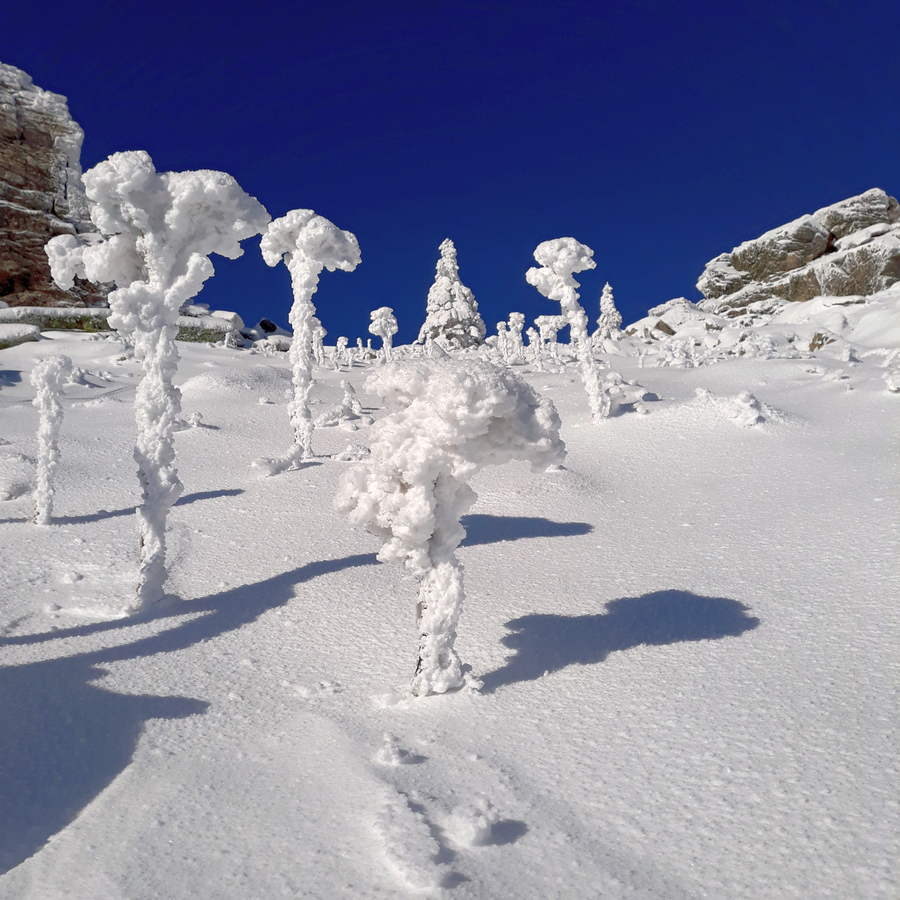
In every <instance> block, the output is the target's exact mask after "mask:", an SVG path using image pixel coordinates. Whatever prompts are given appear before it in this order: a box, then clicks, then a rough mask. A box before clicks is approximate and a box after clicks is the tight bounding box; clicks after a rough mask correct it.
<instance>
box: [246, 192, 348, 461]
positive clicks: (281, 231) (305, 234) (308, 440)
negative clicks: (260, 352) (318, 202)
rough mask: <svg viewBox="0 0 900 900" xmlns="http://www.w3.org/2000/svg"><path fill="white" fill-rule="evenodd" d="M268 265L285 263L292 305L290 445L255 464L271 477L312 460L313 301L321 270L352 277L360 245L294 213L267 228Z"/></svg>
mask: <svg viewBox="0 0 900 900" xmlns="http://www.w3.org/2000/svg"><path fill="white" fill-rule="evenodd" d="M260 250H261V251H262V256H263V259H264V260H265V261H266V264H267V265H270V266H277V265H278V263H279V262H281V260H282V258H283V259H284V262H285V265H286V266H287V267H288V271H289V272H290V273H291V286H292V288H293V291H294V304H293V306H292V307H291V312H290V316H289V318H290V323H291V327H292V328H293V330H294V339H293V341H291V349H290V359H291V369H292V372H293V382H294V396H293V399H292V400H291V402H290V404H289V406H288V413H289V414H290V418H291V428H292V429H293V432H294V445H293V446H292V447H291V449H290V450H289V451H288V453H287V454H286V455H285V456H284V457H282V458H280V459H274V460H272V459H269V460H260V461H259V462H258V465H259V467H260V468H261V469H262V470H263V471H265V472H266V473H267V474H270V475H274V474H276V473H277V472H283V471H285V470H286V469H290V468H292V467H293V466H295V465H297V464H298V463H300V462H302V461H303V460H304V459H308V458H309V457H310V456H312V435H313V422H312V415H311V413H310V408H309V392H310V390H311V388H312V383H313V378H312V370H313V361H314V358H315V349H314V346H313V345H314V341H315V328H316V325H317V323H318V320H317V319H316V308H315V306H314V305H313V302H312V295H313V294H314V293H315V292H316V289H317V287H318V285H319V274H320V273H321V271H322V269H328V271H329V272H334V271H335V270H336V269H340V270H341V271H343V272H352V271H353V270H354V269H355V268H356V267H357V266H358V265H359V263H360V255H359V244H358V243H357V240H356V237H355V236H354V235H353V234H351V233H350V232H349V231H342V230H341V229H340V228H338V227H337V225H335V224H334V223H333V222H330V221H329V220H328V219H326V218H324V217H323V216H317V215H316V214H315V213H314V212H313V211H312V210H311V209H293V210H291V211H290V212H289V213H288V214H287V215H285V216H282V217H281V218H280V219H275V220H274V221H273V222H271V223H270V224H269V227H268V229H267V231H266V233H265V234H264V235H263V237H262V240H261V241H260Z"/></svg>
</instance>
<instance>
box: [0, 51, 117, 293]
mask: <svg viewBox="0 0 900 900" xmlns="http://www.w3.org/2000/svg"><path fill="white" fill-rule="evenodd" d="M83 139H84V132H83V131H82V130H81V128H80V127H79V126H78V124H77V123H76V122H73V121H72V118H71V116H70V115H69V110H68V107H67V105H66V98H65V97H62V96H60V95H59V94H53V93H51V92H50V91H45V90H42V89H41V88H39V87H36V86H35V85H34V84H32V81H31V77H30V76H29V75H27V74H26V73H25V72H23V71H22V70H21V69H17V68H15V66H8V65H4V64H3V63H0V298H2V299H3V300H4V301H6V302H7V303H8V304H9V305H10V306H102V305H105V302H106V291H105V290H104V289H103V288H102V287H98V286H96V285H92V284H90V283H88V282H82V281H79V280H76V284H75V286H74V287H73V288H72V290H69V291H64V290H61V289H60V288H58V287H57V286H56V285H55V284H54V283H53V280H52V279H51V277H50V266H49V263H48V262H47V256H46V254H45V253H44V246H45V245H46V243H47V241H48V240H49V239H50V238H51V237H54V236H56V235H58V234H77V233H81V232H85V231H93V230H94V228H93V226H92V224H91V221H90V216H89V214H88V203H87V199H86V198H85V196H84V189H83V186H82V183H81V164H80V157H81V143H82V141H83Z"/></svg>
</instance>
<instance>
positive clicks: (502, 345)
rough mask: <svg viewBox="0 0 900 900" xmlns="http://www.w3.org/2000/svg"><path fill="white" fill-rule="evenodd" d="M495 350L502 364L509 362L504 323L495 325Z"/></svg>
mask: <svg viewBox="0 0 900 900" xmlns="http://www.w3.org/2000/svg"><path fill="white" fill-rule="evenodd" d="M496 340H497V345H496V346H497V350H498V351H499V353H500V359H501V360H502V362H503V363H504V364H507V361H508V360H509V333H508V332H507V330H506V322H498V323H497V338H496Z"/></svg>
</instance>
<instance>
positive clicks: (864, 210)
mask: <svg viewBox="0 0 900 900" xmlns="http://www.w3.org/2000/svg"><path fill="white" fill-rule="evenodd" d="M897 281H900V206H898V204H897V201H896V200H895V199H894V198H893V197H889V196H888V195H887V194H886V193H885V192H884V191H882V190H880V189H878V188H873V189H872V190H870V191H866V192H865V193H864V194H860V195H859V196H858V197H851V198H849V199H848V200H843V201H841V202H840V203H835V204H834V205H833V206H826V207H824V208H823V209H820V210H818V211H817V212H815V213H813V214H812V215H807V216H803V217H801V218H799V219H797V220H796V221H794V222H790V223H789V224H787V225H782V226H781V227H780V228H776V229H775V230H773V231H769V232H767V233H766V234H764V235H762V236H761V237H758V238H756V239H755V240H752V241H746V242H745V243H743V244H741V245H740V246H739V247H735V248H734V250H732V251H731V253H723V254H722V255H721V256H717V257H716V258H715V259H714V260H711V261H710V262H709V263H707V264H706V270H705V271H704V272H703V274H702V275H701V276H700V280H699V281H698V282H697V288H698V289H699V291H700V293H701V294H703V297H704V299H703V300H701V301H700V304H699V305H700V308H701V309H702V310H704V311H705V312H709V313H713V314H716V315H723V316H728V317H735V316H742V315H746V314H747V313H750V314H754V313H756V314H767V313H773V312H775V311H777V310H778V309H779V308H781V307H782V306H784V305H785V303H792V302H803V301H805V300H810V299H812V298H813V297H819V296H835V297H842V296H867V295H870V294H874V293H877V292H879V291H884V290H886V289H887V288H889V287H890V286H891V285H892V284H895V283H896V282H897Z"/></svg>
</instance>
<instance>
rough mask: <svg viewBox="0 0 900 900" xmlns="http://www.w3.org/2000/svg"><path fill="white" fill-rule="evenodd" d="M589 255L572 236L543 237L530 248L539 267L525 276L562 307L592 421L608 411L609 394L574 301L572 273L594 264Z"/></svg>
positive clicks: (575, 284)
mask: <svg viewBox="0 0 900 900" xmlns="http://www.w3.org/2000/svg"><path fill="white" fill-rule="evenodd" d="M593 255H594V251H593V250H591V248H590V247H588V246H586V245H585V244H580V243H579V242H578V241H576V240H575V238H568V237H567V238H556V239H555V240H552V241H544V242H543V243H542V244H538V246H537V249H536V250H535V251H534V258H535V259H536V260H537V261H538V262H539V263H540V264H541V268H540V269H536V268H531V269H529V270H528V271H527V272H526V273H525V278H526V280H527V281H528V283H529V284H530V285H533V286H534V287H536V288H537V289H538V290H539V291H540V292H541V293H542V294H543V295H544V296H545V297H547V298H548V299H550V300H556V301H557V302H558V303H559V304H560V306H561V307H562V313H563V315H564V316H565V317H566V321H567V322H568V323H569V333H570V335H571V339H572V343H573V344H574V345H575V353H576V355H577V356H578V362H579V364H580V366H581V377H582V380H583V381H584V389H585V391H586V392H587V395H588V402H589V403H590V407H591V415H592V416H593V419H594V421H595V422H596V421H598V420H599V419H603V418H605V417H606V416H608V415H609V397H608V396H607V395H606V394H605V392H604V391H603V388H602V386H601V384H600V373H599V371H598V369H597V363H596V362H595V360H594V356H593V352H592V348H591V340H590V336H589V335H588V327H587V326H588V317H587V313H585V311H584V308H583V307H582V305H581V304H580V303H579V302H578V291H577V290H576V288H577V287H579V284H578V282H577V281H576V280H575V279H574V278H573V277H572V276H573V274H574V273H575V272H583V271H584V270H585V269H593V268H595V267H596V265H597V264H596V263H595V262H594V260H593V258H592V257H593Z"/></svg>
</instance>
